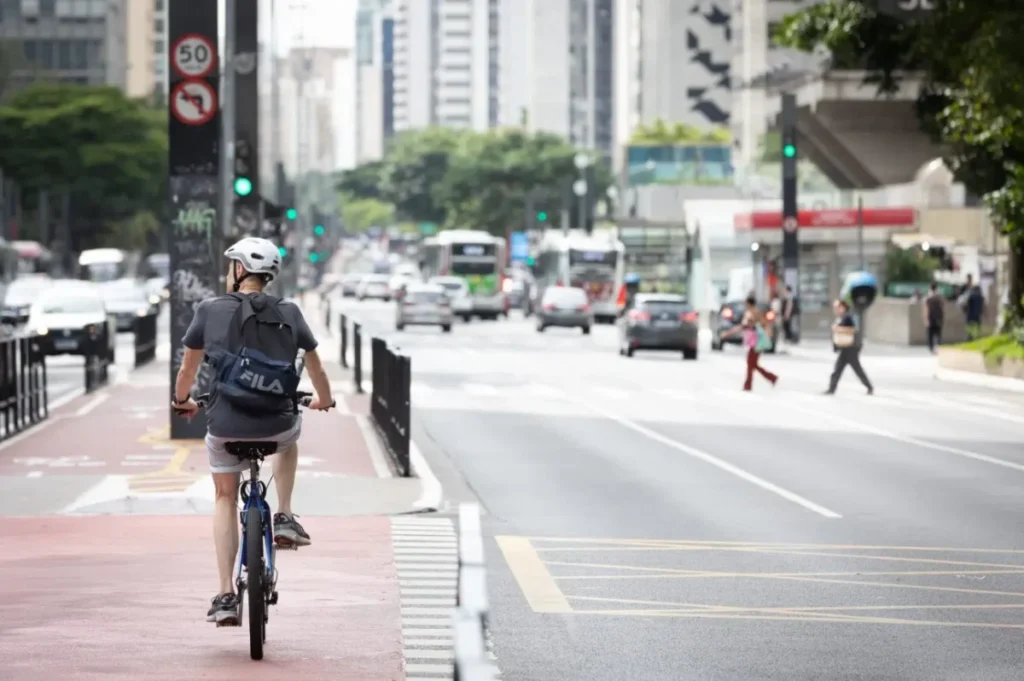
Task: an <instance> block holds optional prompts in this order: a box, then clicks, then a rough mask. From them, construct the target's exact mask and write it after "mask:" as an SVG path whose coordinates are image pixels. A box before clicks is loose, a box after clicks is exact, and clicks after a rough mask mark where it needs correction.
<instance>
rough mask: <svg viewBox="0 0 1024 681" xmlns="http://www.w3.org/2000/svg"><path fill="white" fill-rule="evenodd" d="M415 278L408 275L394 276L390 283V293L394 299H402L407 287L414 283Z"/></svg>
mask: <svg viewBox="0 0 1024 681" xmlns="http://www.w3.org/2000/svg"><path fill="white" fill-rule="evenodd" d="M413 281H414V280H413V278H412V277H411V276H410V275H408V274H394V275H392V276H391V280H390V281H388V291H390V292H391V297H392V298H400V297H401V296H402V294H403V293H404V292H405V287H406V286H408V285H409V284H412V283H413Z"/></svg>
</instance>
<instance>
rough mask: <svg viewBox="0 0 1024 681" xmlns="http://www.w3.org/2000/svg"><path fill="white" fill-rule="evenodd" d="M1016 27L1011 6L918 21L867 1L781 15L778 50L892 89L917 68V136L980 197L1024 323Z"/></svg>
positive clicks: (1023, 136) (1023, 46)
mask: <svg viewBox="0 0 1024 681" xmlns="http://www.w3.org/2000/svg"><path fill="white" fill-rule="evenodd" d="M1022 21H1024V3H1021V2H1019V0H988V1H987V2H985V3H972V2H968V1H967V0H945V1H944V2H940V3H939V6H938V7H936V9H934V10H933V11H931V12H930V13H929V15H928V18H927V19H925V20H924V21H923V22H921V23H911V22H907V21H903V20H901V19H897V18H894V17H890V16H885V15H881V14H879V13H878V11H877V10H876V9H875V4H874V3H873V2H870V3H869V2H864V3H860V2H836V1H833V2H830V3H828V4H824V5H818V6H816V7H813V8H810V9H808V10H805V11H803V12H799V13H797V14H795V15H793V16H791V17H788V18H787V19H786V20H785V21H784V22H783V23H782V25H781V26H780V28H779V30H778V32H777V33H776V35H775V40H776V42H777V43H779V44H782V45H787V46H790V47H796V48H799V49H804V50H811V49H813V48H815V47H816V46H819V45H821V46H824V47H826V48H828V49H829V50H830V51H831V52H832V54H833V64H834V66H835V67H838V68H859V69H865V70H866V71H867V72H868V78H869V80H871V81H872V82H876V83H878V84H879V89H880V91H882V92H884V91H889V90H892V89H893V88H894V87H895V85H896V84H897V82H898V78H899V74H900V72H901V71H910V70H913V71H918V72H921V73H923V75H924V77H925V87H924V88H923V90H922V92H921V95H920V96H919V97H918V101H917V112H918V119H919V122H920V124H921V129H922V130H923V131H924V132H926V133H928V134H929V135H931V136H932V137H933V138H934V139H935V140H936V141H938V142H940V143H942V144H943V146H944V148H946V149H947V150H948V151H947V154H946V157H945V161H946V163H947V164H948V165H949V167H950V168H951V169H952V170H953V172H954V174H955V176H956V178H957V180H959V181H960V182H963V183H964V185H965V186H966V187H967V188H968V189H969V190H970V191H971V192H972V193H974V194H976V195H978V196H983V197H985V199H986V202H987V204H988V206H989V208H990V210H991V214H992V217H993V219H994V221H995V222H996V223H997V224H998V225H1000V226H1001V227H1002V228H1003V230H1004V231H1005V232H1006V234H1007V235H1008V236H1009V239H1010V244H1011V250H1012V254H1011V275H1012V276H1011V287H1010V296H1009V302H1010V309H1009V310H1007V312H1008V314H1007V319H1008V320H1010V321H1011V322H1013V323H1018V324H1019V323H1022V321H1024V41H1022V40H1021V39H1020V34H1019V30H1018V28H1017V27H1018V26H1020V25H1021V24H1022Z"/></svg>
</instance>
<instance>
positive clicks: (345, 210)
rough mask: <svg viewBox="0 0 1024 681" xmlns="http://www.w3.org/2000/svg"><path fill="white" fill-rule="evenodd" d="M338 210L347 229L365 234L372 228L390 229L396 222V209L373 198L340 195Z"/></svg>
mask: <svg viewBox="0 0 1024 681" xmlns="http://www.w3.org/2000/svg"><path fill="white" fill-rule="evenodd" d="M338 208H339V212H340V213H341V216H342V219H343V220H344V221H345V229H346V230H348V231H350V232H365V231H366V230H368V229H369V228H370V227H389V226H391V224H392V223H393V222H394V221H395V208H394V206H392V205H391V204H390V203H386V202H384V201H381V200H380V199H373V198H357V197H355V196H352V195H348V196H346V195H339V197H338Z"/></svg>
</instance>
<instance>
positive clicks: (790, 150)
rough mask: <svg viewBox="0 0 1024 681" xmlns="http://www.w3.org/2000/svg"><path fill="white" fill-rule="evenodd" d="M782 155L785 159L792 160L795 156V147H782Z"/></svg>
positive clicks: (788, 145) (791, 145)
mask: <svg viewBox="0 0 1024 681" xmlns="http://www.w3.org/2000/svg"><path fill="white" fill-rule="evenodd" d="M782 155H783V156H785V157H786V158H793V157H794V156H796V145H795V144H787V145H785V146H784V147H782Z"/></svg>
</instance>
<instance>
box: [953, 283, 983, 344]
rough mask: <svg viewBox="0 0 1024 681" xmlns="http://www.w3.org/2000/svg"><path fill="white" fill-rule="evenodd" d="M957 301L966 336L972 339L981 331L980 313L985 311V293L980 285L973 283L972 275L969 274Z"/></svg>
mask: <svg viewBox="0 0 1024 681" xmlns="http://www.w3.org/2000/svg"><path fill="white" fill-rule="evenodd" d="M957 302H958V303H959V304H960V309H962V310H963V311H964V321H966V323H967V336H968V338H970V339H972V340H973V339H975V338H977V337H978V334H979V333H980V332H981V315H982V313H983V312H984V311H985V294H984V293H982V292H981V287H980V286H978V285H977V284H975V283H974V277H972V276H971V275H969V274H968V275H967V283H966V284H965V285H964V289H963V293H961V294H960V298H959V300H958V301H957Z"/></svg>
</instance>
